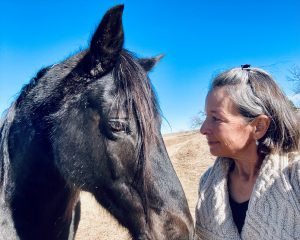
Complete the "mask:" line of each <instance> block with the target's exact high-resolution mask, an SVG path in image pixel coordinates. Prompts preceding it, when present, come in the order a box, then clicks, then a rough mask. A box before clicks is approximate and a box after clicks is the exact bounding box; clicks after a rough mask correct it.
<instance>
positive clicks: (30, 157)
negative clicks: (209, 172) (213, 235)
mask: <svg viewBox="0 0 300 240" xmlns="http://www.w3.org/2000/svg"><path fill="white" fill-rule="evenodd" d="M123 8H124V6H123V5H118V6H115V7H113V8H111V9H110V10H108V11H107V12H106V13H105V14H104V16H103V18H102V20H101V22H100V24H99V25H98V27H97V28H96V31H95V32H94V34H93V36H92V37H91V41H90V43H89V46H88V47H87V48H86V49H84V50H81V51H80V52H78V53H75V54H74V55H73V56H70V57H69V58H67V59H65V60H63V61H62V62H60V63H58V64H54V65H51V66H48V67H45V68H43V69H41V70H40V71H39V72H38V73H37V74H36V76H35V77H34V78H32V79H31V81H30V82H29V83H28V84H27V85H25V86H24V87H23V88H22V90H21V91H20V94H19V96H18V97H16V100H15V101H14V102H13V103H12V105H11V107H10V108H9V109H8V110H7V111H6V115H5V116H4V117H3V119H2V120H1V125H0V239H3V240H7V239H9V240H14V239H21V240H29V239H30V240H36V239H38V240H40V239H43V240H48V239H49V240H50V239H51V240H55V239H59V240H64V239H74V237H75V234H76V230H77V227H78V223H79V221H80V198H79V193H80V191H81V190H84V191H88V192H90V193H92V194H93V195H94V197H95V199H96V200H97V202H98V203H99V204H101V205H102V206H103V207H105V208H106V209H107V210H108V211H109V212H110V213H111V214H112V215H113V216H114V217H115V218H116V219H117V220H118V222H119V223H120V224H121V225H123V226H124V227H126V228H127V229H128V230H129V232H130V234H131V235H132V238H133V239H139V240H142V239H144V240H146V239H151V240H152V239H153V240H154V239H159V240H167V239H168V240H175V239H176V240H179V239H182V240H183V239H192V238H193V232H194V230H193V220H192V217H191V214H190V212H189V208H188V204H187V200H186V197H185V195H184V191H183V189H182V186H181V184H180V181H179V179H178V177H177V175H176V173H175V171H174V169H173V166H172V164H171V161H170V159H169V156H168V154H167V151H166V148H165V145H164V142H163V139H162V135H161V133H160V126H161V111H160V108H159V105H158V102H157V97H156V94H155V91H154V89H153V86H152V84H151V82H150V79H149V77H148V74H147V73H148V72H149V71H150V70H151V69H152V68H153V67H154V65H155V64H156V63H157V62H158V61H159V60H160V58H161V57H162V56H160V55H159V56H156V57H152V58H138V57H137V56H136V55H134V54H133V53H131V52H129V51H128V50H126V49H124V48H123V45H124V31H123V24H122V15H123Z"/></svg>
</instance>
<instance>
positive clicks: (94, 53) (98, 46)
mask: <svg viewBox="0 0 300 240" xmlns="http://www.w3.org/2000/svg"><path fill="white" fill-rule="evenodd" d="M123 9H124V5H118V6H115V7H113V8H111V9H110V10H108V11H107V12H106V14H105V15H104V17H103V18H102V20H101V23H100V24H99V26H98V28H97V30H96V31H95V33H94V35H93V37H92V40H91V43H90V53H91V57H92V61H93V62H94V64H95V67H96V68H97V69H96V71H99V70H108V69H109V68H111V67H112V66H113V65H114V64H115V62H116V60H117V58H118V56H119V54H120V52H121V50H122V49H123V44H124V32H123V24H122V14H123ZM99 68H100V69H99Z"/></svg>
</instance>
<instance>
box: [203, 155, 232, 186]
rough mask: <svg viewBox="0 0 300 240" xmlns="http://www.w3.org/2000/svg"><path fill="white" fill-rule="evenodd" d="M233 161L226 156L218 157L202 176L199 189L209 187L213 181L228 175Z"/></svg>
mask: <svg viewBox="0 0 300 240" xmlns="http://www.w3.org/2000/svg"><path fill="white" fill-rule="evenodd" d="M230 164H231V161H230V160H229V159H226V158H220V157H218V158H217V159H216V160H215V162H214V164H213V165H212V166H211V167H209V168H208V169H207V170H206V171H205V172H204V173H203V174H202V175H201V176H200V180H199V191H200V189H202V190H203V189H204V188H207V187H209V185H210V184H213V182H215V181H218V179H222V178H223V177H224V176H227V173H228V169H229V166H230Z"/></svg>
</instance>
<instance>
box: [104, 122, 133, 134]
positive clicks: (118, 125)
mask: <svg viewBox="0 0 300 240" xmlns="http://www.w3.org/2000/svg"><path fill="white" fill-rule="evenodd" d="M108 125H109V127H110V129H111V131H112V132H128V126H127V123H126V122H122V121H116V120H111V121H108Z"/></svg>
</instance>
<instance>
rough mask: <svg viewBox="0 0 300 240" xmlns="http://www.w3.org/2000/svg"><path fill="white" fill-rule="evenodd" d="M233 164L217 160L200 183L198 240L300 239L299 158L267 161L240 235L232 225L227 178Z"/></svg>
mask: <svg viewBox="0 0 300 240" xmlns="http://www.w3.org/2000/svg"><path fill="white" fill-rule="evenodd" d="M231 164H232V160H230V159H227V158H217V160H216V162H215V164H214V165H213V166H212V167H211V168H210V169H209V170H207V171H206V172H205V173H204V175H203V176H202V177H201V179H200V184H199V200H198V204H197V208H196V237H195V239H196V240H198V239H210V240H214V239H215V240H217V239H220V240H221V239H222V240H224V239H234V240H237V239H244V240H250V239H251V240H254V239H259V240H263V239H278V240H279V239H280V240H281V239H284V240H288V239H300V157H299V155H296V154H289V155H281V156H279V155H270V156H267V157H266V158H265V160H264V161H263V164H262V166H261V169H260V172H259V175H258V178H257V180H256V182H255V185H254V188H253V191H252V194H251V198H250V201H249V205H248V211H247V213H246V218H245V224H244V226H243V229H242V232H241V234H239V233H238V230H237V228H236V226H235V223H234V222H233V218H232V214H231V209H230V205H229V200H228V187H227V176H228V171H229V167H230V165H231Z"/></svg>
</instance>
